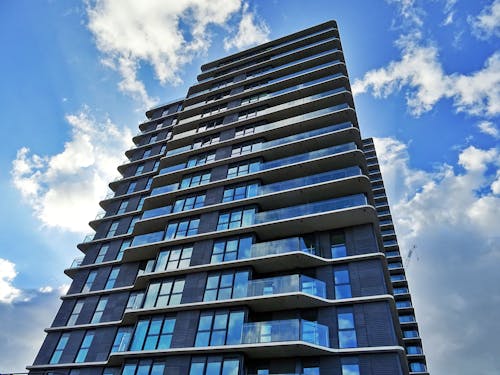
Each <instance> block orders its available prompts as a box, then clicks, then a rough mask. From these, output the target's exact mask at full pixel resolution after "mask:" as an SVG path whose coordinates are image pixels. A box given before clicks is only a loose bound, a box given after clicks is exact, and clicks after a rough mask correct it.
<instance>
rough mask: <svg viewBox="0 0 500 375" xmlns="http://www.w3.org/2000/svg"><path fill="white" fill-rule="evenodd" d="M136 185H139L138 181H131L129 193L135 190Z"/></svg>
mask: <svg viewBox="0 0 500 375" xmlns="http://www.w3.org/2000/svg"><path fill="white" fill-rule="evenodd" d="M136 186H137V182H131V183H130V184H129V185H128V189H127V194H130V193H133V192H134V191H135V187H136Z"/></svg>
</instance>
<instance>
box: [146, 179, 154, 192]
mask: <svg viewBox="0 0 500 375" xmlns="http://www.w3.org/2000/svg"><path fill="white" fill-rule="evenodd" d="M152 183H153V177H149V178H148V182H146V186H145V187H144V190H149V188H150V187H151V184H152Z"/></svg>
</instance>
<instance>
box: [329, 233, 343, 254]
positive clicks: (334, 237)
mask: <svg viewBox="0 0 500 375" xmlns="http://www.w3.org/2000/svg"><path fill="white" fill-rule="evenodd" d="M330 244H331V253H332V258H334V259H335V258H342V257H345V256H347V247H346V245H345V235H344V233H332V234H331V235H330Z"/></svg>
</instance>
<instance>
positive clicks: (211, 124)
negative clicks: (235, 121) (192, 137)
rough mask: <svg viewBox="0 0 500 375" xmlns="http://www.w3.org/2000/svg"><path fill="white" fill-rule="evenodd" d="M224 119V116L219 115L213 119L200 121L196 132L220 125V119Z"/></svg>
mask: <svg viewBox="0 0 500 375" xmlns="http://www.w3.org/2000/svg"><path fill="white" fill-rule="evenodd" d="M223 120H224V117H219V118H216V119H213V120H210V121H205V122H202V123H201V124H200V125H199V126H198V130H197V131H198V133H200V132H205V131H207V130H210V129H213V128H215V127H217V126H220V125H222V121H223Z"/></svg>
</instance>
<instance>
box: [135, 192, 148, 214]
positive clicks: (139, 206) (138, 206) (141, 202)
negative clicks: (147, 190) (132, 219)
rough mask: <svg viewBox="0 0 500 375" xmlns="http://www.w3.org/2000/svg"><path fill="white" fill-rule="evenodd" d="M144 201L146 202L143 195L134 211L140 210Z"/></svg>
mask: <svg viewBox="0 0 500 375" xmlns="http://www.w3.org/2000/svg"><path fill="white" fill-rule="evenodd" d="M145 200H146V196H145V195H143V196H141V198H140V199H139V202H138V203H137V208H136V211H140V210H142V206H144V201H145Z"/></svg>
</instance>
